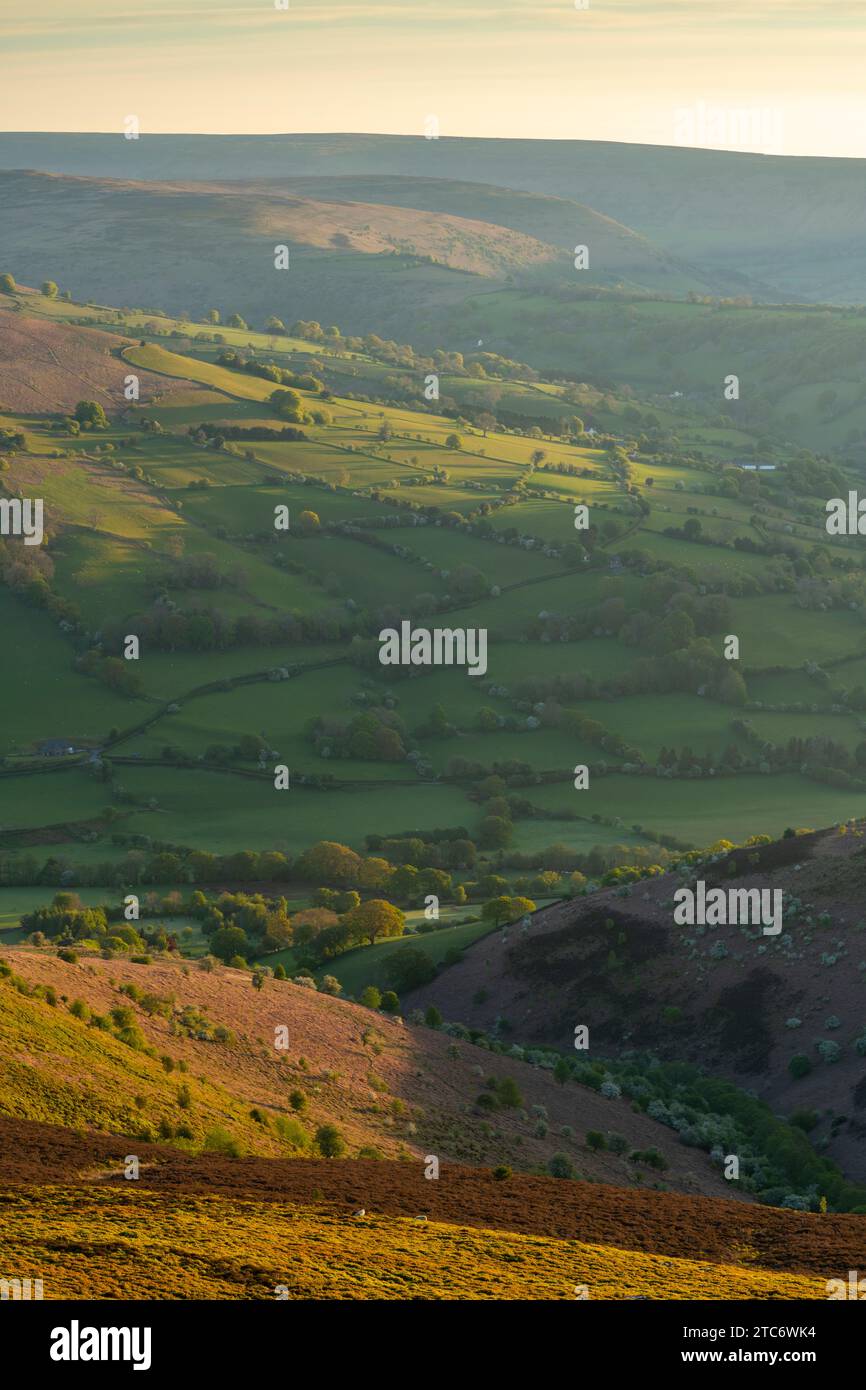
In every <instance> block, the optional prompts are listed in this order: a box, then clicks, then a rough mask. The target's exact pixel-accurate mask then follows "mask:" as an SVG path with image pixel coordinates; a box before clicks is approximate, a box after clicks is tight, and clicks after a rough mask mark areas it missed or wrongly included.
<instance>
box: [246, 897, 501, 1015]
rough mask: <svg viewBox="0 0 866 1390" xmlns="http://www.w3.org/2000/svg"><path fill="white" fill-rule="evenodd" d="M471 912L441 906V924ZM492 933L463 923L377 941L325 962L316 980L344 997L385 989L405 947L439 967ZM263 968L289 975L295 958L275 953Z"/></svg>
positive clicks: (291, 954)
mask: <svg viewBox="0 0 866 1390" xmlns="http://www.w3.org/2000/svg"><path fill="white" fill-rule="evenodd" d="M472 911H473V909H472V908H467V907H463V908H456V907H446V906H443V908H442V910H441V916H442V920H443V921H447V919H448V918H449V917H455V916H460V917H465V916H466V915H467V913H470V912H472ZM406 916H407V922H412V921H413V920H414V921H416V922H417V921H418V920H423V918H424V914H423V912H416V913H407V915H406ZM490 930H491V928H490V925H489V924H488V923H487V922H463V923H462V924H461V925H455V926H447V925H445V926H440V928H439V929H438V930H437V931H433V932H424V933H423V934H422V935H420V936H418V935H411V936H408V937H401V938H399V939H398V940H394V941H377V942H376V943H375V944H374V945H372V946H359V947H358V948H357V949H356V950H354V951H347V952H346V954H345V955H342V956H337V957H336V958H335V959H334V960H332V961H328V963H327V965H325V966H323V967H322V969H321V970H319V971H317V972H316V973H317V977H318V978H319V979H321V978H322V976H324V975H334V976H335V977H336V979H338V980H339V981H340V984H341V985H342V986H343V991H344V993H345V994H351V995H354V996H357V995H359V994H360V993H361V990H362V989H364V988H365V987H366V986H367V985H377V986H378V987H379V988H380V989H387V988H388V983H387V978H386V976H385V965H386V962H387V961H388V960H389V959H390V958H391V956H393V955H395V954H396V953H397V952H398V951H401V950H404V949H405V948H406V947H407V946H411V947H420V948H421V949H422V950H423V951H425V952H426V954H427V955H428V956H429V957H430V959H431V960H432V961H433V964H434V965H441V964H442V962H443V960H444V959H445V956H446V955H447V954H448V952H449V951H451V950H454V949H457V950H461V951H463V950H465V949H466V947H467V946H471V945H472V943H473V942H474V941H478V940H479V939H480V938H481V937H482V936H486V935H487V934H488V933H489V931H490ZM264 964H266V965H270V966H275V965H283V966H285V968H286V971H287V973H288V974H292V973H293V972H294V971H295V970H297V968H298V966H297V961H296V959H295V954H294V952H293V951H291V950H287V951H277V952H275V953H274V954H273V955H269V956H267V957H266V958H264Z"/></svg>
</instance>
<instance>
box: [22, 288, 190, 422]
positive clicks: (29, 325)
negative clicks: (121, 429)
mask: <svg viewBox="0 0 866 1390" xmlns="http://www.w3.org/2000/svg"><path fill="white" fill-rule="evenodd" d="M127 341H128V340H127V339H124V338H120V337H116V336H115V335H114V334H111V333H103V332H98V331H96V330H94V329H91V328H79V327H77V326H74V325H71V324H61V323H52V322H50V321H48V320H45V319H37V318H33V317H31V316H30V315H29V314H27V313H26V312H24V313H22V312H20V311H18V310H17V306H16V302H15V301H14V300H12V299H10V298H7V297H4V296H2V295H0V410H4V411H10V412H12V413H15V414H22V415H30V414H37V413H38V414H44V413H51V412H54V411H71V410H72V409H73V408H74V407H75V405H76V403H77V402H78V401H80V400H82V399H83V398H86V399H88V400H96V401H98V402H99V404H100V405H101V406H102V407H103V409H105V410H109V409H118V408H119V407H122V405H123V403H124V395H123V390H124V378H125V377H126V375H127V373H128V368H127V367H126V366H125V365H124V363H123V362H122V360H121V359H120V357H119V356H118V352H119V349H120V348H121V347H122V346H123V345H124V343H125V342H127ZM190 385H191V383H190V382H179V383H178V384H177V386H176V387H175V388H174V389H181V387H189V386H190ZM171 390H172V387H171V386H168V387H167V384H166V383H165V382H164V381H161V380H160V378H159V377H156V376H153V375H152V374H151V373H150V372H142V373H141V376H140V391H141V399H142V400H143V401H152V400H153V399H154V398H155V397H156V396H159V397H160V398H161V399H164V398H165V397H166V396H167V395H169V394H170V392H171Z"/></svg>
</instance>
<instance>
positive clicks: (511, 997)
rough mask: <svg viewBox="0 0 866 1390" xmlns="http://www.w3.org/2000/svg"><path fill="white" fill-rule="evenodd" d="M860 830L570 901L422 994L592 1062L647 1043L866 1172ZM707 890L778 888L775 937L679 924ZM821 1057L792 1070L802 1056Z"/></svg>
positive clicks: (453, 1013) (478, 953) (805, 838)
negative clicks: (579, 1040)
mask: <svg viewBox="0 0 866 1390" xmlns="http://www.w3.org/2000/svg"><path fill="white" fill-rule="evenodd" d="M863 837H864V828H863V825H862V823H861V824H860V825H858V826H857V827H856V828H850V829H849V828H846V827H842V829H841V831H838V830H836V831H833V830H827V831H823V832H821V833H818V834H810V835H802V836H797V837H796V838H792V839H787V840H781V841H777V842H775V843H772V844H767V845H763V846H756V847H752V848H747V849H741V850H733V851H731V852H730V853H729V854H727V855H725V854H722V855H720V856H716V857H713V858H711V859H710V860H709V861H708V862H707V863H705V864H704V865H703V866H701V865H700V864H698V865H692V866H691V869H690V870H689V871H688V872H687V873H686V874H685V875H684V874H681V873H680V874H666V875H664V876H661V877H658V878H655V879H648V880H639V881H638V882H637V883H635V884H634V886H633V887H631V888H630V889H627V890H626V895H623V889H621V888H620V889H616V888H611V889H608V890H605V891H602V892H600V893H596V894H592V895H591V896H589V897H587V898H578V899H575V900H574V901H572V902H567V903H560V904H559V905H557V906H554V907H550V908H548V909H546V910H545V911H543V912H540V913H539V914H537V916H536V917H535V918H534V919H533V922H532V926H531V929H530V930H529V931H528V932H526V933H521V932H519V931H518V930H516V929H515V928H511V929H506V930H503V931H500V932H499V933H497V935H496V936H494V937H489V938H487V939H485V940H484V941H481V942H479V943H477V944H476V945H475V946H472V947H470V948H469V949H468V950H467V952H466V954H465V958H464V960H463V962H462V963H461V964H459V965H457V966H455V967H454V969H453V970H451V971H449V972H448V975H447V977H445V978H443V979H441V980H437V981H434V982H433V984H431V985H429V986H426V987H425V988H424V989H423V990H420V991H418V992H417V993H416V994H415V995H413V996H411V999H410V1002H411V1003H412V1004H413V1005H418V1006H419V1007H426V1006H427V1005H428V1004H430V1003H434V1004H436V1005H438V1007H439V1008H440V1009H441V1010H442V1012H443V1013H444V1014H445V1016H446V1017H448V1018H450V1019H454V1020H459V1021H461V1022H463V1023H465V1024H467V1025H470V1026H476V1027H492V1026H493V1024H494V1021H495V1019H496V1018H497V1017H499V1018H500V1019H501V1018H505V1019H506V1020H508V1023H509V1025H510V1028H511V1033H512V1035H513V1036H514V1038H516V1039H519V1040H526V1041H530V1042H532V1041H536V1042H542V1041H543V1042H546V1043H550V1044H554V1045H556V1046H558V1047H562V1048H570V1047H571V1046H572V1043H573V1035H574V1030H575V1026H576V1025H577V1024H586V1025H587V1026H588V1028H589V1036H590V1051H589V1054H588V1055H589V1057H590V1058H591V1059H592V1058H595V1057H599V1056H602V1057H610V1056H622V1055H624V1054H626V1053H628V1052H629V1051H632V1050H635V1049H637V1050H646V1051H649V1052H651V1053H654V1054H656V1055H658V1056H659V1057H662V1058H667V1059H671V1060H674V1059H676V1060H684V1059H688V1060H690V1061H693V1062H696V1063H698V1064H699V1065H701V1066H704V1067H706V1068H707V1070H708V1071H710V1072H711V1073H712V1074H714V1075H721V1076H726V1077H729V1078H731V1079H733V1080H735V1081H737V1083H738V1084H739V1085H741V1086H744V1087H749V1088H752V1089H754V1090H755V1091H756V1092H757V1093H758V1094H759V1095H760V1096H761V1097H762V1098H764V1099H766V1100H767V1101H769V1102H770V1104H771V1105H772V1106H773V1108H774V1110H776V1111H778V1112H783V1113H785V1114H788V1115H790V1114H792V1113H794V1112H798V1111H799V1112H804V1113H809V1112H814V1119H813V1121H812V1122H811V1124H809V1125H807V1127H808V1128H809V1129H810V1137H811V1138H812V1140H813V1142H817V1143H818V1144H819V1146H820V1147H821V1149H822V1150H824V1149H826V1152H827V1153H828V1154H829V1156H831V1157H832V1158H834V1159H835V1160H836V1161H837V1162H838V1163H839V1165H840V1166H841V1167H842V1168H843V1169H844V1170H845V1171H846V1172H848V1173H849V1174H850V1175H852V1176H857V1177H860V1178H862V1177H863V1176H864V1174H866V1160H864V1155H863V1136H864V1134H866V1115H864V1109H866V1081H864V1067H866V1063H864V1055H866V1042H864V1041H863V1035H864V1033H866V1002H864V991H866V916H864V913H863V901H864V890H866V848H864V838H863ZM698 879H702V880H703V881H704V882H706V883H707V885H708V886H712V885H715V886H722V887H724V888H746V889H751V888H769V889H771V890H776V889H779V890H781V892H782V893H783V894H784V899H783V901H784V904H785V919H784V924H783V931H782V932H781V934H780V935H778V936H765V935H763V934H762V932H761V929H760V927H758V928H754V927H740V926H718V927H715V926H706V927H702V926H694V927H689V926H679V925H676V924H675V923H674V919H673V910H674V906H675V904H674V901H673V895H674V892H675V891H676V890H677V888H678V887H680V886H681V885H683V884H685V885H689V884H691V885H694V883H695V882H696V881H697V880H698ZM794 1056H805V1057H806V1058H807V1059H808V1074H806V1075H804V1076H801V1077H795V1076H794V1075H792V1073H791V1071H790V1070H789V1064H790V1062H791V1059H792V1057H794Z"/></svg>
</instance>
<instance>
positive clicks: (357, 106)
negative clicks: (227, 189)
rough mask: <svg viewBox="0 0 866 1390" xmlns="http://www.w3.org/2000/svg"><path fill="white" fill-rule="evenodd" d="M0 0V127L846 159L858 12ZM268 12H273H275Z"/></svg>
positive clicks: (857, 76) (798, 1) (863, 15)
mask: <svg viewBox="0 0 866 1390" xmlns="http://www.w3.org/2000/svg"><path fill="white" fill-rule="evenodd" d="M32 3H33V0H0V49H2V52H3V54H4V59H5V62H4V71H3V81H2V86H0V129H2V130H9V131H14V130H19V131H23V130H31V131H38V130H43V131H68V132H72V131H105V132H112V131H117V132H120V131H122V129H123V122H124V120H125V118H126V117H127V116H129V115H136V116H137V117H138V118H139V120H140V122H141V131H142V136H145V135H146V134H147V133H148V132H150V133H153V134H156V133H190V134H194V133H235V134H247V133H263V134H264V133H283V132H292V133H295V132H305V131H363V132H369V133H387V134H404V135H411V134H423V132H424V127H425V120H426V119H427V117H428V116H430V115H435V116H436V117H437V118H438V121H439V130H440V133H441V134H442V135H443V136H449V135H450V136H456V135H463V136H498V137H501V138H506V137H507V138H518V137H520V138H536V139H544V138H547V139H553V138H556V139H586V140H624V141H631V142H638V143H648V144H667V145H673V144H684V143H686V144H697V145H704V146H710V147H714V148H731V149H757V150H759V151H763V152H765V153H773V154H777V153H778V154H811V155H837V156H838V155H842V156H848V157H852V156H856V157H866V94H864V81H863V78H864V73H866V66H864V58H866V0H820V2H819V0H723V3H714V0H589V7H588V8H587V9H585V10H582V9H577V8H576V7H575V2H574V0H537V3H534V4H533V3H531V0H434V3H426V0H289V8H288V9H287V10H279V9H277V8H276V7H275V3H274V0H154V3H152V4H151V3H148V0H140V4H141V8H139V9H136V8H135V6H134V4H132V3H129V0H126V3H121V2H120V0H69V2H68V3H66V4H61V3H60V2H59V0H54V7H53V12H48V11H46V10H41V11H35V12H34V10H33V9H32ZM277 3H279V0H277Z"/></svg>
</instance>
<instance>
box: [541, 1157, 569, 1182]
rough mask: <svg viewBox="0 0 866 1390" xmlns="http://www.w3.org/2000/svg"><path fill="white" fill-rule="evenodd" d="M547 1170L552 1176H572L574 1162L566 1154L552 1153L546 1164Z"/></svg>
mask: <svg viewBox="0 0 866 1390" xmlns="http://www.w3.org/2000/svg"><path fill="white" fill-rule="evenodd" d="M547 1171H548V1173H549V1174H550V1176H551V1177H552V1178H573V1177H574V1164H573V1163H572V1161H571V1159H570V1158H569V1157H568V1154H554V1155H553V1157H552V1158H551V1160H550V1162H549V1163H548V1165H547Z"/></svg>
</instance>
